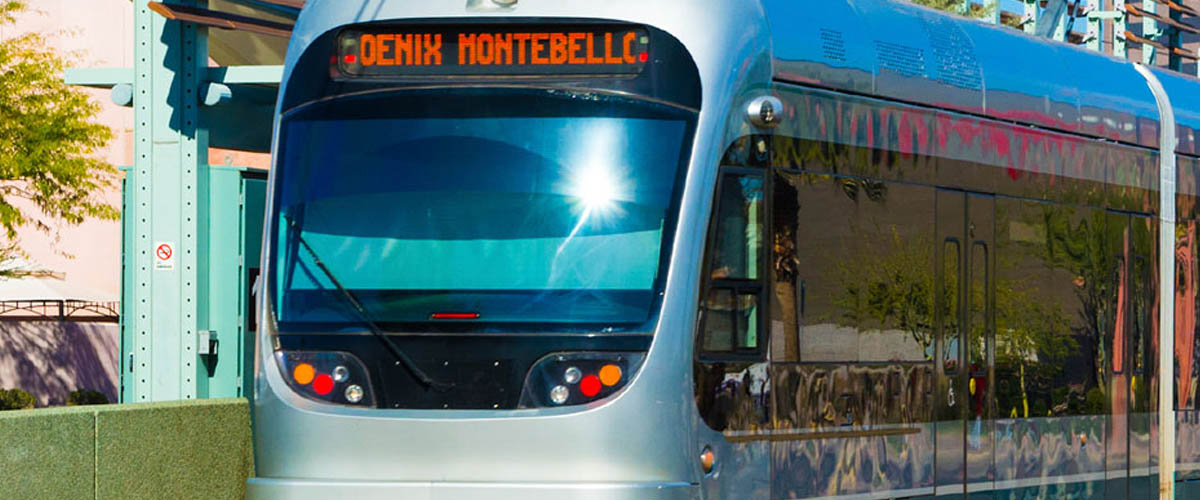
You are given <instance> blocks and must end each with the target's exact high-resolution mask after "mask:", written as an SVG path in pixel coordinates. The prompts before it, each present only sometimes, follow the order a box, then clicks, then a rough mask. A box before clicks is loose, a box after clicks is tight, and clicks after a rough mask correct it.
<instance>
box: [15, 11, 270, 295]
mask: <svg viewBox="0 0 1200 500" xmlns="http://www.w3.org/2000/svg"><path fill="white" fill-rule="evenodd" d="M29 4H30V5H31V7H32V10H31V11H30V12H29V13H27V14H25V15H23V16H21V17H20V19H19V20H18V22H17V23H16V25H14V26H5V27H0V37H7V36H13V35H16V34H19V33H24V32H29V31H35V32H39V33H43V34H46V35H47V36H48V37H49V39H50V41H51V43H52V45H53V46H54V47H55V48H57V49H59V50H61V51H62V53H64V54H70V55H71V56H72V57H74V60H73V62H72V64H71V65H72V66H74V67H83V68H88V67H131V66H132V59H133V3H132V2H130V1H129V0H30V1H29ZM87 92H89V93H90V94H92V96H93V98H94V99H95V101H96V102H97V103H99V104H100V105H101V107H102V111H101V112H100V115H99V117H98V119H99V121H100V122H101V123H104V124H106V125H108V126H109V127H110V128H112V130H113V136H114V138H113V140H112V142H111V143H109V144H108V146H107V147H106V148H104V150H103V151H101V152H100V153H99V154H100V156H101V157H103V158H104V159H106V160H107V161H108V162H109V163H111V164H112V165H114V166H118V167H120V166H128V165H130V164H131V163H132V162H133V110H132V108H125V107H120V106H116V105H114V104H113V103H112V101H111V100H110V99H109V95H108V91H107V90H98V89H88V90H87ZM209 160H210V162H211V163H213V164H218V165H224V164H226V162H227V161H229V162H231V163H232V164H234V165H238V166H248V167H258V168H265V167H266V166H267V164H268V157H267V156H266V155H261V154H248V153H242V152H235V151H224V150H215V149H214V150H212V151H210V153H209ZM116 181H118V179H117V178H114V185H113V187H112V189H110V190H108V191H107V192H104V193H98V195H99V196H101V197H102V198H104V199H105V200H107V201H109V202H110V203H112V204H114V205H115V206H120V203H121V194H120V190H119V188H118V186H119V184H118V183H116ZM20 240H21V244H22V247H23V248H24V249H25V250H26V251H27V252H28V254H29V256H30V260H32V261H33V262H35V263H37V264H39V265H40V266H41V267H43V268H47V269H49V270H51V271H54V272H56V273H61V274H63V275H65V277H66V282H67V284H68V285H78V286H80V287H85V288H87V289H91V290H96V291H101V292H107V293H109V294H111V296H112V297H113V298H114V299H115V298H117V297H119V294H120V283H121V281H120V279H121V276H120V269H121V262H120V256H121V231H120V223H119V222H117V221H89V222H86V223H84V224H82V225H80V226H74V227H67V226H60V227H57V228H55V231H53V232H52V233H50V234H46V233H42V232H39V231H37V230H35V229H33V228H26V229H24V230H22V231H21V232H20Z"/></svg>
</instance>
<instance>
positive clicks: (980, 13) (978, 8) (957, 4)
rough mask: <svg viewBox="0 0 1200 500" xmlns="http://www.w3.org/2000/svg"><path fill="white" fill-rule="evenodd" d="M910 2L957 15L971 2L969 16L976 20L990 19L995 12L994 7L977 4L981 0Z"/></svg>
mask: <svg viewBox="0 0 1200 500" xmlns="http://www.w3.org/2000/svg"><path fill="white" fill-rule="evenodd" d="M910 1H911V2H912V3H915V4H917V5H924V6H926V7H929V8H933V9H937V10H944V11H946V12H954V13H957V14H962V13H963V5H964V4H963V2H964V1H969V2H971V4H970V11H969V12H968V13H967V14H968V15H969V16H970V17H975V18H982V17H988V16H990V15H992V14H993V13H994V12H995V11H993V10H992V8H993V7H988V6H986V5H983V4H980V3H975V1H979V0H974V1H972V0H910ZM1005 24H1006V25H1007V24H1009V23H1007V22H1006V23H1005Z"/></svg>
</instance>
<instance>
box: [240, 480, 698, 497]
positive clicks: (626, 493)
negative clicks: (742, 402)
mask: <svg viewBox="0 0 1200 500" xmlns="http://www.w3.org/2000/svg"><path fill="white" fill-rule="evenodd" d="M698 495H699V489H698V488H697V487H695V486H694V485H691V484H687V483H441V482H418V481H333V480H298V479H271V478H251V479H250V480H249V481H247V482H246V498H247V499H248V500H275V499H295V500H306V499H322V500H323V499H327V498H353V499H354V500H374V499H389V500H482V499H488V500H506V499H513V500H517V499H520V500H592V499H595V500H600V499H604V500H625V499H628V500H690V499H695V498H699V496H698Z"/></svg>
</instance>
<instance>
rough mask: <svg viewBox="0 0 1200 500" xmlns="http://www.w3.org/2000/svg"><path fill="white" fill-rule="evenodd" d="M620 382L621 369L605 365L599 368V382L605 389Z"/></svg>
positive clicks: (612, 365)
mask: <svg viewBox="0 0 1200 500" xmlns="http://www.w3.org/2000/svg"><path fill="white" fill-rule="evenodd" d="M620 381H621V367H619V366H617V365H614V364H607V365H604V366H603V367H601V368H600V382H601V383H603V384H604V385H605V386H607V387H612V386H614V385H617V382H620Z"/></svg>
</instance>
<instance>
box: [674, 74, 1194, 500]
mask: <svg viewBox="0 0 1200 500" xmlns="http://www.w3.org/2000/svg"><path fill="white" fill-rule="evenodd" d="M782 95H783V97H785V98H786V99H785V101H786V102H787V103H788V109H787V110H786V112H788V113H790V116H791V117H792V118H793V119H792V120H789V123H790V125H785V126H783V127H781V130H780V131H779V133H778V134H777V135H775V136H771V137H765V136H749V137H745V138H743V139H742V140H740V141H738V142H737V143H735V144H733V145H732V146H731V147H730V150H729V152H728V153H727V154H726V155H725V160H724V162H723V164H722V165H723V166H722V174H721V186H724V187H719V188H718V189H719V191H718V194H719V196H718V199H717V212H716V213H717V214H718V215H717V216H716V217H715V220H714V227H713V231H712V233H713V235H714V236H713V239H712V240H711V241H710V252H709V256H708V258H709V264H708V265H709V267H708V269H709V275H708V283H707V286H706V288H705V290H706V292H705V293H706V297H707V301H706V303H705V309H704V311H703V312H704V328H703V330H702V333H701V338H700V339H698V341H699V342H700V343H699V344H698V346H697V348H698V349H697V351H698V355H697V360H698V362H697V370H696V375H697V377H696V381H697V403H698V406H699V407H700V409H701V413H702V415H703V416H704V418H705V421H706V422H707V423H708V425H709V426H711V427H712V428H714V429H716V430H721V431H723V432H725V434H726V438H727V439H728V440H730V441H732V442H735V443H737V442H742V443H748V442H759V441H761V442H765V443H769V445H768V446H769V447H770V454H771V459H770V483H771V488H772V493H771V495H772V496H773V497H775V498H804V497H811V496H830V495H846V494H873V496H880V495H882V496H905V495H924V494H929V493H935V494H938V495H941V494H946V493H955V492H956V491H957V492H958V494H961V493H963V492H964V491H966V492H967V493H972V492H983V491H987V492H988V494H989V495H991V491H992V490H1002V491H1006V492H1011V494H1013V495H1018V496H1019V495H1043V496H1046V495H1048V496H1056V497H1074V498H1094V497H1098V496H1105V495H1106V493H1107V494H1111V495H1112V496H1113V497H1120V498H1125V497H1126V495H1128V494H1133V496H1134V497H1137V496H1141V495H1142V494H1149V493H1151V492H1152V488H1153V487H1154V483H1153V480H1152V476H1151V475H1150V474H1151V473H1150V470H1151V469H1150V466H1151V465H1152V464H1151V461H1150V457H1151V456H1153V453H1152V452H1153V450H1152V449H1151V447H1152V446H1153V445H1152V442H1153V441H1152V439H1151V437H1152V435H1153V433H1154V432H1155V430H1154V425H1155V422H1154V417H1153V415H1152V411H1153V409H1154V408H1155V405H1156V404H1157V403H1156V401H1155V400H1154V398H1155V397H1156V394H1157V384H1158V376H1157V374H1156V373H1155V372H1154V368H1155V367H1154V363H1153V362H1152V360H1153V359H1154V357H1155V353H1156V352H1157V349H1158V346H1157V341H1156V339H1157V337H1156V335H1155V334H1154V332H1155V331H1156V330H1157V307H1158V304H1157V302H1156V297H1157V285H1156V281H1155V276H1156V274H1155V270H1156V268H1157V265H1158V264H1157V259H1158V256H1157V255H1156V250H1155V248H1156V244H1155V243H1156V241H1157V238H1158V233H1157V228H1158V223H1157V221H1156V220H1154V219H1153V218H1152V217H1153V215H1152V212H1153V207H1154V203H1155V200H1156V197H1157V193H1156V190H1157V185H1156V183H1157V164H1158V163H1157V159H1156V157H1155V155H1154V154H1153V153H1151V152H1149V151H1146V150H1139V149H1134V148H1129V147H1124V146H1115V145H1099V144H1089V143H1084V142H1083V141H1080V140H1078V139H1075V138H1071V137H1067V136H1058V135H1051V134H1048V133H1045V132H1038V131H1032V130H1029V129H1019V128H1015V127H1009V126H1007V125H1003V124H995V123H989V122H984V121H980V120H978V119H976V118H971V117H964V116H957V115H950V114H947V113H932V112H924V111H920V110H916V109H914V108H903V107H899V106H894V105H883V104H880V103H877V102H873V101H869V100H867V99H861V100H849V99H846V98H845V97H844V96H843V97H838V98H836V99H835V98H830V97H828V96H827V95H826V94H824V93H822V92H819V91H809V90H798V89H796V90H792V89H788V90H787V91H785V92H782ZM801 118H802V119H801ZM757 149H766V150H769V151H770V153H769V160H768V163H769V164H764V163H763V162H762V161H761V160H756V159H754V151H755V150H757ZM731 185H732V186H737V188H736V189H732V188H729V186H731ZM749 185H753V186H758V185H763V186H765V187H764V188H763V189H764V190H765V192H766V193H767V194H766V196H763V195H761V194H760V193H758V192H757V191H756V190H752V189H745V187H746V186H749ZM763 214H766V218H765V219H764V220H763V221H762V222H757V221H758V220H759V218H760V217H763ZM1181 224H1182V223H1181ZM1187 227H1188V228H1190V227H1191V226H1187ZM1179 234H1180V235H1181V238H1185V240H1183V241H1187V242H1189V243H1187V244H1181V248H1190V244H1191V243H1190V241H1191V240H1190V239H1186V238H1190V237H1191V236H1188V235H1191V234H1194V230H1192V231H1191V232H1188V229H1181V231H1180V232H1179ZM729 235H737V236H739V237H740V239H739V238H731V237H730V236H729ZM762 241H769V242H770V243H771V244H770V245H769V248H767V249H764V250H763V251H759V246H760V242H762ZM1181 252H1184V253H1183V254H1181V255H1188V254H1186V251H1185V250H1181ZM1194 260H1195V257H1194V256H1191V257H1189V258H1187V259H1184V258H1182V257H1181V258H1180V262H1187V263H1193V264H1188V265H1192V266H1194ZM731 262H733V263H736V265H732V266H731V265H730V263H731ZM756 267H763V269H762V271H761V272H758V271H753V269H755V268H756ZM732 269H739V270H740V271H738V272H736V273H731V272H729V270H732ZM747 269H750V270H751V271H747ZM1184 269H1185V270H1186V269H1194V267H1192V268H1187V267H1186V266H1185V268H1184ZM1189 272H1190V273H1191V274H1186V276H1188V279H1189V280H1195V279H1196V278H1195V273H1194V271H1189ZM759 274H762V275H763V276H764V278H765V279H764V280H760V279H759V278H758V275H759ZM733 278H736V279H733ZM764 282H765V283H764ZM760 283H761V286H762V288H761V289H760V288H758V287H759V286H760ZM1179 289H1180V290H1181V292H1180V293H1183V294H1190V295H1187V296H1186V297H1190V300H1192V301H1193V303H1194V301H1195V286H1194V284H1191V285H1189V286H1183V284H1182V283H1181V285H1180V287H1179ZM762 294H765V295H766V296H767V297H769V307H768V308H767V309H766V310H765V311H761V312H760V311H759V310H758V309H759V308H758V307H757V306H754V307H753V309H754V312H753V314H745V312H746V310H747V306H746V304H748V303H753V304H761V303H765V302H767V301H763V300H760V299H758V298H759V297H762V296H763V295H762ZM739 297H740V298H739ZM1186 297H1185V298H1186ZM748 299H754V300H748ZM1180 300H1184V299H1180ZM1184 309H1186V310H1187V311H1192V310H1193V309H1194V308H1193V307H1188V308H1179V310H1184ZM739 312H741V314H739ZM1184 314H1185V316H1189V317H1190V316H1191V315H1192V313H1190V312H1188V313H1184ZM760 316H761V317H760ZM1184 319H1185V318H1181V319H1179V320H1177V324H1179V323H1180V322H1184V323H1186V321H1183V320H1184ZM734 323H737V324H734ZM1190 324H1194V321H1193V322H1192V323H1190ZM738 332H755V334H756V336H757V332H764V333H766V334H765V335H762V336H758V337H761V339H760V340H759V341H757V343H756V344H754V345H746V344H745V343H744V342H740V341H739V340H738V339H745V338H746V336H745V334H742V335H741V337H739V336H738V335H739V333H738ZM762 343H766V344H767V345H766V346H762V345H758V344H762ZM1191 344H1192V342H1191V341H1190V340H1189V341H1188V345H1189V346H1190V345H1191ZM1176 349H1177V350H1182V349H1183V347H1182V346H1179V345H1177V346H1176ZM1189 354H1190V353H1189ZM1187 357H1188V359H1189V361H1188V362H1185V363H1183V365H1186V368H1184V367H1183V366H1182V365H1181V370H1182V371H1183V372H1184V373H1186V374H1188V375H1189V376H1192V377H1194V376H1195V375H1193V374H1192V371H1191V370H1192V369H1191V363H1190V359H1191V358H1192V356H1190V355H1189V356H1187ZM764 367H769V368H766V369H765V368H764ZM764 379H769V381H768V380H764ZM1194 384H1195V382H1194V381H1191V380H1185V381H1184V382H1183V383H1182V385H1183V387H1181V389H1180V390H1181V394H1182V393H1185V392H1187V393H1188V394H1191V392H1194ZM768 386H769V389H766V388H765V387H768ZM1188 391H1191V392H1188ZM1181 401H1183V400H1182V399H1181ZM1188 401H1191V399H1189V400H1188ZM1182 435H1189V434H1187V431H1184V430H1181V436H1182ZM1195 439H1197V440H1200V436H1197V437H1196V438H1195ZM1198 444H1200V443H1198ZM1197 449H1200V448H1197ZM745 450H753V448H745ZM746 453H750V451H747V452H746ZM1181 453H1182V452H1181ZM1194 455H1196V457H1195V460H1196V461H1197V462H1200V453H1194ZM1139 492H1141V493H1140V494H1139Z"/></svg>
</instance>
